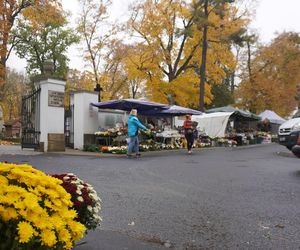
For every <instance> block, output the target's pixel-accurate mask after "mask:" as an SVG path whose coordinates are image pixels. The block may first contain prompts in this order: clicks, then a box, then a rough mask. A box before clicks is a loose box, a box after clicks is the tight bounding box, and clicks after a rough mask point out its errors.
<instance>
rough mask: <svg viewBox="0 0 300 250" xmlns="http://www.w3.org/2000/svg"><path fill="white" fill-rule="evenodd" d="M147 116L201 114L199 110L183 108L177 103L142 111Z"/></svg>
mask: <svg viewBox="0 0 300 250" xmlns="http://www.w3.org/2000/svg"><path fill="white" fill-rule="evenodd" d="M144 114H145V115H149V116H182V115H202V112H201V111H198V110H195V109H190V108H185V107H182V106H178V105H166V106H165V107H164V108H162V109H160V110H149V111H146V112H145V113H144Z"/></svg>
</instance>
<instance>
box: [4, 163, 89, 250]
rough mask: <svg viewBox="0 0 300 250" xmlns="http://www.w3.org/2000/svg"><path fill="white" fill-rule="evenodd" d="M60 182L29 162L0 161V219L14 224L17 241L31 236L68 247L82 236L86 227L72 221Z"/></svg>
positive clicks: (69, 203)
mask: <svg viewBox="0 0 300 250" xmlns="http://www.w3.org/2000/svg"><path fill="white" fill-rule="evenodd" d="M61 183H62V181H61V180H58V179H56V178H53V177H50V176H48V175H46V174H45V173H43V172H41V171H38V170H36V169H34V168H32V167H31V166H29V165H15V164H4V163H1V162H0V186H1V188H0V221H3V222H7V223H10V222H11V221H13V222H14V223H16V224H17V230H16V232H17V235H15V239H16V240H18V241H19V243H23V244H24V246H25V245H26V243H28V242H29V241H30V240H31V239H32V238H34V240H37V242H40V244H42V245H45V246H47V247H50V248H56V247H58V246H61V245H63V246H64V249H72V246H73V244H74V241H76V240H78V239H80V238H81V237H82V236H83V234H84V232H85V230H86V229H85V227H84V226H83V225H82V224H80V223H79V222H75V221H74V219H75V218H76V216H77V214H76V211H75V210H73V209H71V207H72V205H73V203H72V201H71V195H70V194H69V193H67V192H66V190H65V189H64V188H63V187H62V186H61V185H60V184H61ZM18 220H21V222H19V223H18ZM34 228H36V230H34ZM57 237H58V238H57Z"/></svg>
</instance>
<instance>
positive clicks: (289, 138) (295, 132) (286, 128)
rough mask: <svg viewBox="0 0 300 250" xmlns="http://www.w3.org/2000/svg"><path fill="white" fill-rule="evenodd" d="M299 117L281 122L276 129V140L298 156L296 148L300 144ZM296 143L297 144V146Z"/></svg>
mask: <svg viewBox="0 0 300 250" xmlns="http://www.w3.org/2000/svg"><path fill="white" fill-rule="evenodd" d="M299 138H300V117H297V118H293V119H291V120H288V121H286V122H285V123H283V124H281V126H280V127H279V129H278V142H279V144H280V145H283V146H286V147H287V148H288V149H289V150H292V151H293V153H294V154H295V155H296V156H298V155H297V154H298V148H299V144H300V139H299ZM297 144H298V146H297Z"/></svg>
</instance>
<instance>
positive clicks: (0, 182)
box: [0, 175, 8, 186]
mask: <svg viewBox="0 0 300 250" xmlns="http://www.w3.org/2000/svg"><path fill="white" fill-rule="evenodd" d="M7 184H8V180H7V178H6V177H4V176H2V175H0V185H1V186H3V185H7Z"/></svg>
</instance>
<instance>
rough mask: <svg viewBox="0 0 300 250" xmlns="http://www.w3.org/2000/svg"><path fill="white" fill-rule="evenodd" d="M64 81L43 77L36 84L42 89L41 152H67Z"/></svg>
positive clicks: (40, 109)
mask: <svg viewBox="0 0 300 250" xmlns="http://www.w3.org/2000/svg"><path fill="white" fill-rule="evenodd" d="M65 85H66V82H65V81H64V80H60V79H55V78H54V77H51V76H47V74H46V76H43V77H42V78H41V79H40V80H37V81H36V82H35V86H36V88H41V92H40V107H39V111H40V112H39V113H40V115H39V127H40V132H41V134H40V150H41V151H44V152H51V151H65V134H64V94H65Z"/></svg>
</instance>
